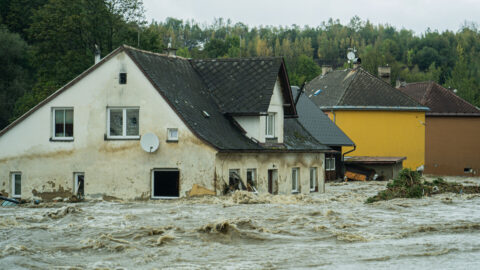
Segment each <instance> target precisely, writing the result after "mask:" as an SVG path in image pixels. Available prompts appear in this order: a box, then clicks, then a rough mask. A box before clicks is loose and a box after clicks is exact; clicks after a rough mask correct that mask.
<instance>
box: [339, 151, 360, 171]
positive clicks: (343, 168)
mask: <svg viewBox="0 0 480 270" xmlns="http://www.w3.org/2000/svg"><path fill="white" fill-rule="evenodd" d="M356 149H357V145H355V144H354V145H353V149H352V150H350V151H347V152H345V153H343V155H342V176H345V171H346V168H345V155H346V154H350V153H352V152H353V151H355V150H356Z"/></svg>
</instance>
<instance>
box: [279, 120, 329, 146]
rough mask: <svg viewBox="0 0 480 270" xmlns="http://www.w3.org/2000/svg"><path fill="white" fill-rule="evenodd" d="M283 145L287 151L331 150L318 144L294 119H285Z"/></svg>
mask: <svg viewBox="0 0 480 270" xmlns="http://www.w3.org/2000/svg"><path fill="white" fill-rule="evenodd" d="M283 138H284V144H285V147H286V148H287V149H289V150H305V151H312V150H331V149H330V148H329V147H328V146H326V145H323V144H321V143H319V142H318V141H317V140H316V139H315V138H314V137H313V136H312V135H311V134H310V133H309V132H308V131H307V130H306V129H305V128H304V127H303V126H302V124H300V122H299V121H298V120H297V119H296V118H286V119H285V122H284V134H283Z"/></svg>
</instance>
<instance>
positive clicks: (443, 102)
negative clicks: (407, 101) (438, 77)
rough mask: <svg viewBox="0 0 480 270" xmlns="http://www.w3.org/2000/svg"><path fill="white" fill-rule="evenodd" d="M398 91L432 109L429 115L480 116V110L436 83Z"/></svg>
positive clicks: (416, 85)
mask: <svg viewBox="0 0 480 270" xmlns="http://www.w3.org/2000/svg"><path fill="white" fill-rule="evenodd" d="M398 90H400V91H402V92H403V93H405V94H407V95H409V96H410V97H411V98H413V99H415V100H416V101H417V102H419V103H421V104H422V105H424V106H427V107H429V108H430V111H429V112H427V115H455V116H480V110H479V109H478V108H477V107H475V106H474V105H472V104H470V103H468V102H467V101H465V100H464V99H462V98H461V97H459V96H457V95H456V94H455V93H454V92H453V91H451V90H448V89H446V88H445V87H443V86H441V85H439V84H437V83H435V82H419V83H409V84H407V85H405V86H401V87H400V88H398Z"/></svg>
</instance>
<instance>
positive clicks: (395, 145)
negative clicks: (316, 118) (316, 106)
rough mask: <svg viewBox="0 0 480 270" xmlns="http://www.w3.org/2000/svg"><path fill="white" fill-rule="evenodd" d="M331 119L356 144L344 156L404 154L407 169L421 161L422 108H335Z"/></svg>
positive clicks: (422, 158) (423, 146)
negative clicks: (342, 109) (345, 109)
mask: <svg viewBox="0 0 480 270" xmlns="http://www.w3.org/2000/svg"><path fill="white" fill-rule="evenodd" d="M328 115H329V117H330V119H332V121H333V119H334V117H333V114H332V113H331V112H328ZM334 122H335V124H337V126H338V127H340V128H341V129H342V130H343V132H345V133H346V134H348V136H349V137H350V138H351V139H352V141H354V142H355V144H356V145H357V149H356V150H355V151H354V152H352V153H350V154H348V156H397V157H401V156H405V157H407V160H405V161H404V167H406V168H411V169H416V168H417V167H419V166H421V165H424V164H425V112H405V111H335V121H334ZM351 149H352V148H351V147H344V148H343V152H346V151H349V150H351Z"/></svg>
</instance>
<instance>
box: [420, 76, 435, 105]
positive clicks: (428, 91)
mask: <svg viewBox="0 0 480 270" xmlns="http://www.w3.org/2000/svg"><path fill="white" fill-rule="evenodd" d="M425 83H428V86H427V90H425V93H423V96H422V99H420V103H421V104H422V105H425V104H426V102H427V100H428V99H429V96H430V93H431V92H432V89H433V82H432V81H430V82H425Z"/></svg>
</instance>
